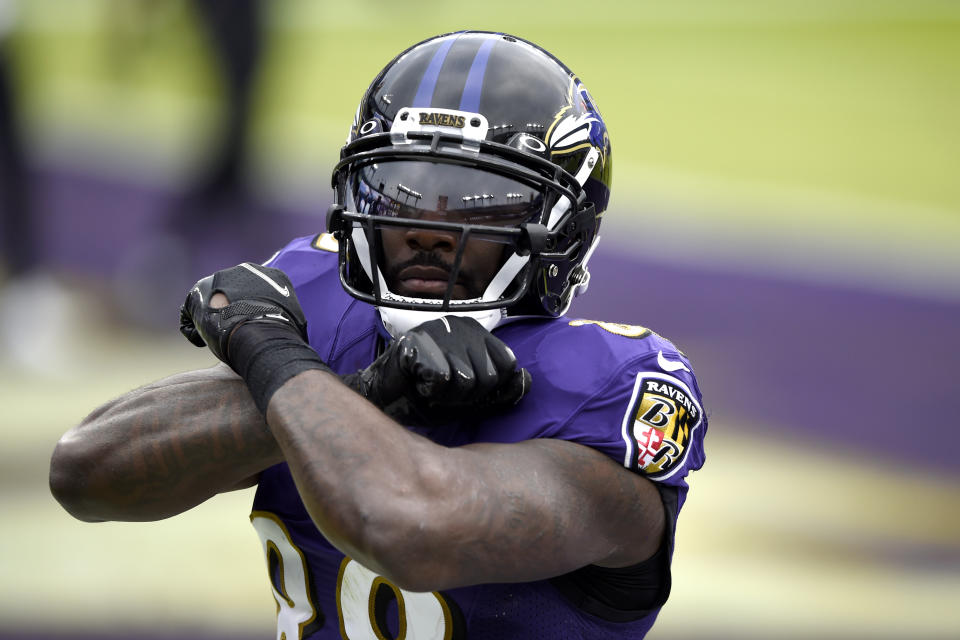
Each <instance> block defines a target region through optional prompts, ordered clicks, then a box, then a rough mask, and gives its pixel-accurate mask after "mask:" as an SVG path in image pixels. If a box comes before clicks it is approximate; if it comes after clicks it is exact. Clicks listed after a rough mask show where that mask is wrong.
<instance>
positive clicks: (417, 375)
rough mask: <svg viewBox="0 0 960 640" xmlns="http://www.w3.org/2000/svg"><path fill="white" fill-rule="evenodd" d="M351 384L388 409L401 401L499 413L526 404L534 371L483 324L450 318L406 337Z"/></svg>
mask: <svg viewBox="0 0 960 640" xmlns="http://www.w3.org/2000/svg"><path fill="white" fill-rule="evenodd" d="M345 381H346V382H347V384H348V385H350V386H352V387H353V388H354V389H356V390H357V391H359V393H360V394H361V395H363V396H365V397H366V398H367V399H369V400H370V401H371V402H373V403H374V404H376V405H377V406H378V407H381V408H383V409H386V408H387V407H388V406H389V405H390V404H392V403H393V402H395V401H397V400H400V399H401V398H403V399H406V400H409V401H411V402H413V403H414V404H416V405H420V406H421V407H426V408H428V409H431V408H441V409H443V408H457V407H472V408H477V409H495V408H500V407H509V406H512V405H514V404H516V403H517V402H519V401H520V399H521V398H522V397H523V396H524V394H525V393H526V392H527V390H528V389H529V388H530V373H529V372H528V371H527V370H526V369H522V368H521V369H517V358H516V356H515V355H514V354H513V351H511V350H510V347H508V346H507V345H506V344H504V343H503V342H502V341H501V340H500V339H498V338H497V337H496V336H494V335H493V334H492V333H490V332H489V331H487V330H486V329H484V328H483V327H482V326H481V325H480V323H479V322H477V321H476V320H474V319H473V318H462V317H458V316H445V317H443V318H440V319H438V320H431V321H429V322H425V323H423V324H421V325H419V326H417V327H414V328H413V329H411V330H410V331H408V332H407V333H405V334H403V335H402V336H400V337H399V338H397V339H396V340H394V341H393V342H392V343H391V344H390V346H389V347H387V350H386V351H384V353H383V354H382V355H381V356H380V357H379V358H377V359H376V361H374V363H373V364H371V365H370V366H369V367H367V368H366V369H364V370H362V371H359V372H357V373H356V374H354V375H353V376H347V380H345Z"/></svg>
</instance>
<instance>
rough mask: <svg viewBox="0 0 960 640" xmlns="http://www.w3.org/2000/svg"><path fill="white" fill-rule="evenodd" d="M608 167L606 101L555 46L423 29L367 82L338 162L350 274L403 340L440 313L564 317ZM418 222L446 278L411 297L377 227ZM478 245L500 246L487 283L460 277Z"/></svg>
mask: <svg viewBox="0 0 960 640" xmlns="http://www.w3.org/2000/svg"><path fill="white" fill-rule="evenodd" d="M611 168H612V166H611V155H610V139H609V136H608V134H607V129H606V126H605V124H604V122H603V118H602V117H601V116H600V112H599V111H598V110H597V107H596V105H595V103H594V101H593V99H592V98H591V96H590V94H589V93H588V92H587V89H586V88H585V87H584V85H583V83H581V82H580V80H579V79H578V78H577V76H576V75H574V74H573V72H571V71H570V70H569V69H568V68H567V67H566V66H564V65H563V64H562V63H561V62H560V61H559V60H557V59H556V58H555V57H554V56H553V55H551V54H550V53H548V52H547V51H545V50H544V49H542V48H540V47H538V46H537V45H534V44H532V43H530V42H528V41H526V40H522V39H520V38H517V37H514V36H510V35H506V34H502V33H492V32H478V31H463V32H457V33H449V34H444V35H440V36H436V37H433V38H430V39H428V40H425V41H423V42H421V43H419V44H416V45H414V46H412V47H410V48H409V49H407V50H406V51H404V52H402V53H401V54H400V55H398V56H397V57H396V58H394V59H393V61H391V62H390V63H389V64H388V65H387V66H386V67H385V68H384V69H383V70H382V71H381V72H380V73H379V75H377V77H376V78H375V79H374V80H373V83H372V84H371V85H370V87H369V88H368V89H367V91H366V93H365V94H364V96H363V99H362V100H361V102H360V105H359V107H358V109H357V112H356V116H355V118H354V122H353V126H352V127H351V128H350V132H349V135H348V137H347V142H346V145H345V146H344V147H343V148H342V149H341V152H340V161H339V162H338V163H337V165H336V167H335V168H334V171H333V187H334V189H335V202H334V204H333V205H332V206H331V207H330V210H329V211H328V215H327V226H328V230H329V231H330V232H331V233H333V234H334V236H335V237H336V238H337V240H338V242H339V271H340V279H341V283H342V284H343V286H344V288H345V289H346V291H347V292H349V293H350V294H351V295H352V296H354V297H356V298H358V299H360V300H363V301H366V302H369V303H370V304H373V305H375V306H376V307H377V308H378V309H379V310H380V313H381V317H382V319H383V320H384V324H385V325H386V327H387V329H388V330H389V331H390V332H391V333H393V334H394V335H397V334H398V333H402V332H403V331H405V330H407V329H408V328H410V327H412V326H415V325H416V324H419V323H421V322H423V321H425V320H428V319H430V318H433V317H436V316H439V315H446V314H455V315H468V316H472V317H474V318H476V319H477V320H479V321H480V322H481V323H482V324H484V325H485V326H486V327H487V328H491V329H492V328H493V327H494V326H496V324H497V323H498V322H500V321H501V320H502V319H503V318H504V317H507V316H526V315H547V316H559V315H562V314H563V313H565V312H566V310H567V309H568V307H569V306H570V303H571V301H572V299H573V297H574V296H575V295H577V294H578V293H580V292H582V291H583V290H585V289H586V286H587V284H588V281H589V272H588V271H587V261H588V259H589V257H590V255H591V253H592V252H593V249H594V248H595V245H596V241H597V239H598V236H597V230H598V228H599V225H600V218H601V216H602V215H603V212H604V210H605V209H606V207H607V202H608V200H609V198H610V184H611ZM424 229H426V230H428V231H432V232H434V233H438V234H447V236H448V237H450V238H453V240H452V241H450V242H448V243H446V244H445V245H444V246H443V248H442V250H434V249H431V251H432V252H433V253H437V254H438V255H437V256H434V257H431V258H430V260H426V259H424V260H425V261H424V262H423V263H422V264H424V265H428V266H429V268H430V269H432V271H431V272H430V273H431V274H433V276H435V275H436V274H443V277H444V278H445V279H446V286H434V287H433V289H431V290H429V291H426V292H424V290H419V291H416V292H414V293H411V292H410V291H404V290H403V289H402V287H401V286H399V285H398V281H397V276H396V269H394V268H393V267H392V266H391V264H390V256H389V255H387V253H386V252H385V249H384V244H385V242H384V238H385V236H387V235H390V234H393V236H397V235H402V234H405V233H413V232H414V230H420V231H422V230H424ZM471 243H473V244H483V245H484V246H485V247H486V249H487V251H488V253H490V252H494V253H496V254H497V255H498V258H497V266H496V268H495V270H494V272H493V273H492V275H491V274H487V277H485V278H484V280H485V281H484V282H483V285H482V286H481V287H464V286H460V285H463V283H464V281H465V275H464V271H465V269H464V255H465V254H469V253H470V252H469V251H466V249H467V247H468V245H471ZM424 253H426V252H424ZM439 254H442V255H439ZM433 276H431V277H433ZM440 282H442V281H440ZM434 284H436V282H435V283H434ZM458 286H460V288H459V289H458Z"/></svg>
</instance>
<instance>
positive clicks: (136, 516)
mask: <svg viewBox="0 0 960 640" xmlns="http://www.w3.org/2000/svg"><path fill="white" fill-rule="evenodd" d="M281 460H282V456H281V453H280V450H279V448H278V447H277V444H276V442H275V441H274V439H273V436H272V435H271V434H270V431H269V430H268V429H267V426H266V424H265V422H264V420H263V416H262V415H261V414H260V412H259V411H257V408H256V406H254V404H253V401H252V400H251V399H250V393H249V392H248V391H247V388H246V385H244V383H243V381H242V380H241V379H240V378H238V377H237V375H236V374H235V373H233V372H232V371H230V369H229V368H227V367H226V366H224V365H217V366H216V367H214V368H211V369H205V370H201V371H192V372H188V373H181V374H177V375H174V376H171V377H169V378H166V379H164V380H161V381H159V382H156V383H153V384H149V385H146V386H144V387H141V388H140V389H137V390H135V391H132V392H130V393H127V394H125V395H123V396H121V397H119V398H117V399H115V400H112V401H110V402H108V403H106V404H104V405H103V406H101V407H100V408H98V409H97V410H96V411H94V412H93V413H91V414H90V415H89V416H87V417H86V418H85V419H84V420H83V422H81V423H80V424H79V425H78V426H76V427H74V428H73V429H71V430H70V431H68V432H67V433H66V434H65V435H64V436H63V437H62V438H61V439H60V441H59V442H58V443H57V446H56V449H55V450H54V452H53V456H52V458H51V461H50V489H51V491H52V493H53V495H54V497H55V498H56V499H57V500H58V501H59V502H60V504H61V505H63V507H64V508H65V509H66V510H67V511H68V512H69V513H70V514H71V515H73V516H74V517H76V518H79V519H80V520H85V521H90V522H95V521H103V520H140V521H142V520H159V519H162V518H166V517H169V516H172V515H175V514H177V513H180V512H183V511H186V510H187V509H190V508H192V507H194V506H196V505H198V504H200V503H201V502H203V501H205V500H207V499H208V498H210V497H212V496H214V495H215V494H217V493H221V492H224V491H230V490H233V489H238V488H241V487H243V486H250V485H252V484H254V483H255V481H256V475H257V474H258V473H259V472H260V471H262V470H263V469H265V468H267V467H269V466H271V465H273V464H276V463H277V462H280V461H281Z"/></svg>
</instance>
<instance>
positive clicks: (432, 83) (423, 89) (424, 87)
mask: <svg viewBox="0 0 960 640" xmlns="http://www.w3.org/2000/svg"><path fill="white" fill-rule="evenodd" d="M459 37H460V36H457V38H459ZM457 38H447V39H446V40H444V41H443V42H441V43H440V47H439V48H438V49H437V52H436V53H435V54H433V59H431V60H430V64H429V65H428V66H427V70H426V71H425V72H424V74H423V77H422V78H421V79H420V86H419V87H417V94H416V95H415V96H414V97H413V104H412V105H411V106H413V107H429V106H430V103H431V101H432V100H433V90H434V89H435V88H436V86H437V78H439V77H440V67H442V66H443V61H444V59H445V58H446V57H447V52H448V51H450V47H452V46H453V43H454V42H456V40H457Z"/></svg>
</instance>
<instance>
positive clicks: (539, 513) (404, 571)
mask: <svg viewBox="0 0 960 640" xmlns="http://www.w3.org/2000/svg"><path fill="white" fill-rule="evenodd" d="M340 389H342V387H341V384H340V382H339V381H338V380H337V379H336V378H335V377H334V376H332V375H330V374H328V373H324V372H322V371H317V370H314V371H307V372H303V373H301V374H299V375H297V376H296V377H294V378H292V379H291V380H289V381H288V382H287V383H286V384H284V385H283V386H282V387H281V388H280V389H279V390H278V391H277V392H276V393H275V394H274V396H273V398H272V399H271V401H270V403H269V407H268V412H267V422H268V424H269V425H270V428H271V431H272V432H273V434H274V436H275V437H276V439H277V442H278V443H279V445H280V448H281V449H282V450H283V452H284V455H285V457H286V459H287V462H288V464H289V465H290V470H291V472H292V474H293V477H294V480H295V481H296V483H297V487H298V490H299V492H300V495H301V497H302V499H303V501H304V504H305V505H306V507H307V509H308V511H309V512H310V515H311V517H312V518H313V520H314V522H315V523H316V524H317V526H318V527H319V528H320V530H321V531H322V532H323V533H324V535H325V536H326V537H327V538H328V539H329V540H331V542H333V543H334V544H335V545H337V546H338V547H339V548H340V549H341V550H342V551H344V553H346V554H348V555H350V556H351V557H353V558H355V559H357V560H359V561H360V562H361V563H363V564H364V565H365V566H367V567H369V568H370V569H372V570H374V571H376V572H378V573H380V574H381V575H383V576H385V577H387V578H388V579H390V580H391V581H394V582H395V583H396V584H398V585H399V586H401V587H404V588H407V589H410V590H415V591H416V590H438V589H446V588H452V587H456V586H462V585H468V584H476V583H481V582H515V581H529V580H536V579H542V578H546V577H551V576H555V575H559V574H563V573H566V572H569V571H571V570H573V569H576V568H578V567H581V566H584V565H587V564H598V565H601V566H608V567H623V566H628V565H633V564H636V563H638V562H641V561H643V560H646V559H647V558H649V557H650V556H652V555H653V554H654V552H655V551H656V550H657V549H658V547H659V546H660V543H661V541H662V539H663V535H664V530H665V516H664V509H663V506H662V502H661V499H660V496H659V493H658V492H657V490H656V488H655V487H654V486H653V484H652V483H651V482H650V481H648V480H646V479H645V478H642V477H640V476H638V475H637V474H634V473H632V472H630V471H628V470H626V469H624V468H623V467H620V466H619V465H617V464H616V463H614V462H613V461H612V460H610V459H609V458H607V457H606V456H604V455H603V454H601V453H599V452H597V451H595V450H593V449H590V448H587V447H585V446H582V445H579V444H575V443H571V442H565V441H559V440H549V439H543V440H532V441H527V442H521V443H517V444H473V445H468V446H464V447H459V448H452V449H450V448H445V447H441V446H439V445H436V444H434V443H433V442H431V441H429V440H427V439H425V438H422V437H419V436H417V435H415V434H413V433H411V432H409V431H407V430H406V429H403V428H402V427H400V426H399V425H397V424H396V423H394V422H392V421H391V420H390V419H389V418H387V417H386V416H385V415H384V414H383V413H382V412H380V411H379V410H377V409H376V407H374V406H373V405H371V404H369V403H367V402H365V401H363V400H362V399H361V398H359V397H357V396H347V397H345V394H343V393H342V392H341V391H340Z"/></svg>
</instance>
